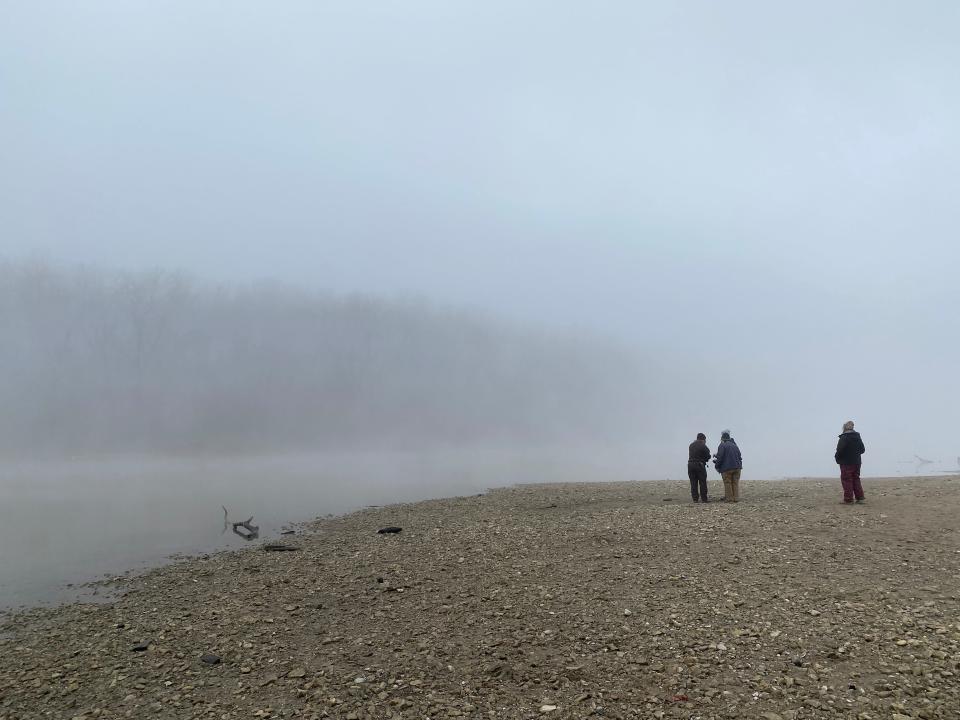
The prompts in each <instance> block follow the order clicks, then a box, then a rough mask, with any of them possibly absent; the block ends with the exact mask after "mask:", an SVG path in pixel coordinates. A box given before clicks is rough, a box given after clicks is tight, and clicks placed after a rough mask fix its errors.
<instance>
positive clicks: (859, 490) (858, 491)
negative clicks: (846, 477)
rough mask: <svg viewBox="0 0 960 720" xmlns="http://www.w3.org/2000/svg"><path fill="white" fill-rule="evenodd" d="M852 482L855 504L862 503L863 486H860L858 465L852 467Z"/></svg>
mask: <svg viewBox="0 0 960 720" xmlns="http://www.w3.org/2000/svg"><path fill="white" fill-rule="evenodd" d="M852 480H853V494H854V495H855V496H856V498H857V502H863V500H864V495H863V485H861V484H860V466H859V465H854V466H853V473H852Z"/></svg>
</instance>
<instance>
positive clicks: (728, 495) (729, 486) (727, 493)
mask: <svg viewBox="0 0 960 720" xmlns="http://www.w3.org/2000/svg"><path fill="white" fill-rule="evenodd" d="M720 477H722V478H723V501H724V502H733V483H732V481H731V479H730V478H731V475H730V471H729V470H727V471H726V472H724V473H720Z"/></svg>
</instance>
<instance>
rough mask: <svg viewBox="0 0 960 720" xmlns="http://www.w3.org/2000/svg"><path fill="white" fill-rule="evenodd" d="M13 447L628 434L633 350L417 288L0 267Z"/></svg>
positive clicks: (203, 447)
mask: <svg viewBox="0 0 960 720" xmlns="http://www.w3.org/2000/svg"><path fill="white" fill-rule="evenodd" d="M0 333H2V336H3V337H4V352H3V354H2V356H0V366H2V367H0V407H2V410H0V448H2V450H3V452H4V453H6V454H7V455H9V456H13V457H17V456H20V457H23V456H25V455H26V456H29V455H37V454H39V455H54V456H56V455H63V454H68V455H69V454H78V453H79V454H85V453H87V454H91V453H92V454H97V453H104V452H110V453H144V452H147V453H150V452H153V453H157V452H159V453H188V454H192V453H224V452H230V453H237V452H240V453H265V452H289V451H309V450H324V449H326V450H343V449H363V448H366V449H376V448H380V449H389V448H403V447H418V448H430V447H433V448H443V447H457V446H465V445H472V446H481V447H482V446H497V445H506V446H519V445H522V444H530V443H533V444H536V443H556V442H563V441H569V440H576V441H577V442H581V443H585V442H591V441H598V440H600V439H606V440H610V439H613V438H621V437H628V434H629V433H630V432H634V431H635V429H636V427H637V421H638V418H639V416H640V410H641V407H640V392H641V389H642V385H641V384H640V377H639V370H638V364H637V360H636V358H635V357H634V356H632V355H631V353H629V352H628V351H627V350H626V349H624V348H623V347H621V346H618V345H616V344H615V343H613V342H610V341H601V340H599V339H595V340H593V341H584V340H582V339H577V340H576V341H575V340H574V339H572V338H570V337H565V336H563V335H560V334H557V333H553V334H550V333H547V332H532V331H528V330H524V329H521V328H520V327H519V326H516V325H511V324H507V323H498V322H496V321H494V320H491V319H488V318H486V317H482V316H480V315H477V314H471V313H470V312H466V311H461V312H458V311H452V310H445V309H441V308H438V307H437V306H435V305H431V304H430V303H427V302H418V301H387V300H383V299H376V298H368V297H359V296H357V297H335V296H332V295H325V294H321V293H314V292H305V291H297V290H292V289H289V288H283V287H280V286H278V285H270V284H259V285H248V286H242V287H241V286H237V287H224V286H216V285H213V284H204V283H200V282H197V281H194V280H193V279H191V278H190V277H189V276H186V275H182V274H176V273H167V272H160V271H155V272H142V273H126V274H119V273H115V274H108V273H104V272H97V271H94V270H81V269H74V270H58V269H54V268H51V267H49V266H45V265H43V264H37V263H35V264H12V263H8V264H5V265H0Z"/></svg>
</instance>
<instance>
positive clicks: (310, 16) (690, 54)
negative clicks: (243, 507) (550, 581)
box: [0, 1, 960, 479]
mask: <svg viewBox="0 0 960 720" xmlns="http://www.w3.org/2000/svg"><path fill="white" fill-rule="evenodd" d="M2 18H3V19H2V22H0V98H2V100H0V233H2V239H0V255H2V256H3V257H4V258H5V259H6V261H7V264H6V265H5V267H4V269H3V271H2V274H0V283H2V285H0V297H2V302H3V306H2V307H0V327H2V328H3V330H2V331H3V333H4V338H3V343H2V345H0V371H2V373H3V376H2V379H0V388H2V407H0V427H2V437H0V446H2V448H3V450H4V452H5V453H9V454H27V455H30V454H33V453H36V454H44V453H56V452H58V451H59V452H63V453H74V452H77V453H82V452H93V451H96V452H144V451H157V452H174V453H184V452H222V453H230V452H238V451H239V450H244V451H250V452H253V451H256V452H271V451H277V452H283V451H287V450H290V449H302V448H303V447H305V446H310V447H312V448H315V449H322V448H325V447H343V446H349V447H353V448H358V447H371V448H375V447H384V446H391V447H392V446H397V445H401V446H404V447H409V446H416V447H450V446H474V447H478V446H502V445H507V444H513V445H515V446H521V447H522V446H525V445H533V444H537V445H539V446H562V447H564V448H565V449H572V448H573V447H575V446H577V445H579V446H580V447H581V448H589V451H590V452H595V453H597V454H598V455H603V454H605V453H609V455H610V456H611V457H613V456H614V455H616V457H617V458H618V462H621V463H622V465H623V467H624V468H626V469H627V470H628V471H630V472H634V473H635V476H637V477H683V475H684V469H683V468H684V464H685V460H686V445H687V443H688V442H690V440H692V439H693V437H694V436H695V434H696V432H698V431H703V432H706V433H707V434H708V436H709V442H710V443H711V445H714V444H715V443H716V441H717V439H718V437H719V432H720V430H721V429H724V428H730V429H731V430H732V431H733V434H734V436H735V437H736V438H737V439H738V441H739V443H740V445H741V448H742V450H743V454H744V460H745V468H746V469H745V473H746V475H745V477H748V476H750V475H751V474H753V475H754V476H757V475H760V476H764V477H780V476H793V475H811V474H819V475H824V474H830V473H833V472H834V471H835V470H834V468H835V466H834V464H833V459H832V452H833V448H834V444H835V440H836V435H837V434H838V433H839V432H840V427H841V424H842V422H843V421H845V420H847V419H853V420H855V421H856V423H857V428H858V430H861V432H862V433H863V437H864V440H865V442H866V445H867V455H866V456H865V463H866V464H865V468H864V472H865V474H893V473H896V472H901V471H904V472H914V471H915V467H919V466H914V465H913V464H911V463H910V462H909V461H910V460H911V459H912V458H913V456H914V454H918V455H920V456H921V457H924V458H928V459H931V460H935V461H939V464H932V465H926V466H923V468H922V469H923V470H924V471H932V470H941V469H943V470H946V469H951V468H954V469H955V468H956V467H957V456H958V455H960V440H958V439H956V438H955V437H954V435H955V433H954V429H955V427H956V424H957V423H956V420H957V416H958V413H957V410H956V408H955V405H956V403H957V398H958V397H960V381H958V372H957V367H958V366H960V362H958V360H960V352H958V350H960V332H958V330H960V328H958V323H957V319H956V312H957V308H958V307H960V290H958V279H957V273H958V268H960V263H958V261H960V243H958V241H957V237H956V235H957V228H958V226H960V205H958V204H957V201H956V198H957V197H958V196H960V195H958V193H960V172H958V167H960V141H958V135H957V128H958V127H960V75H958V73H957V71H956V70H957V68H958V67H960V45H958V44H957V42H956V38H957V37H958V36H960V6H957V5H956V4H954V3H948V2H917V3H909V4H908V3H887V2H867V1H863V2H849V3H842V4H837V3H828V2H808V3H802V4H793V5H789V6H788V5H785V4H783V3H768V2H760V1H757V2H728V3H713V2H685V3H673V2H662V3H631V2H623V3H603V4H600V5H597V4H587V3H563V2H524V3H506V2H484V3H470V4H468V3H450V2H439V1H438V2H415V1H414V2H402V3H365V2H339V3H338V2H332V3H315V2H294V1H290V2H284V3H267V4H265V3H253V2H231V3H229V4H223V3H196V2H168V3H153V4H145V3H137V4H131V3H124V2H102V1H101V2H88V3H68V2H63V3H52V4H51V3H42V4H35V3H27V2H21V3H11V2H8V3H3V4H2ZM78 267H79V268H87V269H77V268H78ZM558 453H559V451H558ZM584 479H590V478H584Z"/></svg>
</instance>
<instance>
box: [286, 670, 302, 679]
mask: <svg viewBox="0 0 960 720" xmlns="http://www.w3.org/2000/svg"><path fill="white" fill-rule="evenodd" d="M306 675H307V671H306V670H304V669H303V668H294V669H293V670H291V671H290V672H288V673H287V677H288V678H302V677H306Z"/></svg>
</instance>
